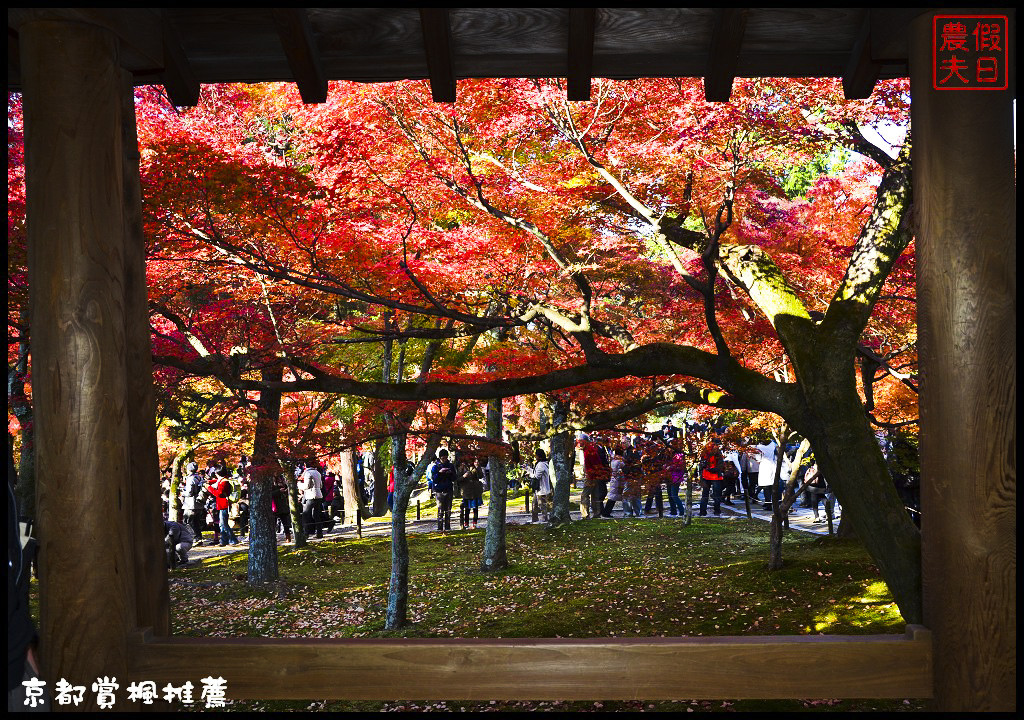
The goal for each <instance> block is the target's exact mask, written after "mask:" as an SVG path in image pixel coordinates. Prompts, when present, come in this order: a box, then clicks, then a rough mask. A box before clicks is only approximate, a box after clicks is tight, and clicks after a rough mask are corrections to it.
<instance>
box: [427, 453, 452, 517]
mask: <svg viewBox="0 0 1024 720" xmlns="http://www.w3.org/2000/svg"><path fill="white" fill-rule="evenodd" d="M427 479H428V481H429V484H430V487H431V489H432V490H433V491H434V497H435V498H436V499H437V531H438V532H450V531H451V529H452V500H454V498H455V481H456V473H455V466H454V465H453V464H452V461H451V460H449V459H448V450H447V449H446V448H441V449H440V450H438V451H437V461H436V462H435V463H434V464H433V465H432V466H431V470H430V475H429V476H428V478H427Z"/></svg>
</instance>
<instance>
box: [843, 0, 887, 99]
mask: <svg viewBox="0 0 1024 720" xmlns="http://www.w3.org/2000/svg"><path fill="white" fill-rule="evenodd" d="M881 73H882V64H881V63H879V62H875V61H874V60H873V59H872V58H871V11H870V10H868V11H867V12H865V13H864V22H863V24H862V25H861V28H860V31H859V33H858V35H857V42H856V43H855V44H854V46H853V50H852V51H851V52H850V60H849V63H848V64H847V66H846V71H845V72H844V73H843V95H845V96H846V99H847V100H863V99H864V98H867V97H871V93H872V92H873V91H874V89H875V83H877V82H878V78H879V76H880V75H881Z"/></svg>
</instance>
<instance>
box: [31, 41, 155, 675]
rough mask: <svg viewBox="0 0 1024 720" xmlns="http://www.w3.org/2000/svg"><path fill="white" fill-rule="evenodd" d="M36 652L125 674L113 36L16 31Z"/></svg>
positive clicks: (130, 585) (127, 529) (49, 660)
mask: <svg viewBox="0 0 1024 720" xmlns="http://www.w3.org/2000/svg"><path fill="white" fill-rule="evenodd" d="M20 38H21V60H22V68H23V70H24V79H25V88H24V108H25V166H26V181H27V189H26V193H27V204H28V205H27V224H28V263H29V289H30V301H31V306H32V318H31V322H32V325H31V327H32V350H33V355H32V375H33V383H32V389H33V400H34V402H35V411H36V451H37V465H36V468H37V475H36V477H37V497H38V505H37V507H38V531H39V539H40V545H41V547H40V560H39V596H40V610H41V628H40V636H41V642H40V649H41V655H42V659H43V665H44V669H45V671H46V676H47V677H51V678H59V677H64V678H66V679H67V680H68V681H70V682H73V683H77V684H85V683H87V682H93V681H95V679H96V678H97V677H99V676H101V675H116V674H118V673H122V672H123V671H124V670H125V642H126V640H125V633H126V631H127V628H130V627H133V626H134V625H135V622H136V621H135V603H136V599H135V592H134V588H135V585H134V582H135V577H134V576H135V564H134V560H133V554H134V553H135V552H136V551H137V550H138V548H137V547H136V546H135V545H134V543H133V527H134V526H133V522H132V518H131V517H130V512H131V507H132V496H131V491H130V487H129V483H128V478H129V473H130V462H129V458H128V449H129V447H130V441H129V433H130V427H129V423H130V421H129V409H128V407H127V403H128V398H127V393H128V388H127V382H126V377H127V373H126V360H127V357H128V351H127V347H126V338H125V306H124V303H125V277H124V270H125V255H124V246H125V241H124V218H123V207H124V202H123V187H122V184H123V182H124V176H123V173H122V164H123V157H124V156H123V150H122V135H121V120H122V115H121V92H122V89H123V86H122V84H121V74H120V70H119V68H118V67H117V51H116V40H115V36H114V35H113V33H111V32H109V31H107V30H104V29H101V28H98V27H95V26H90V25H87V24H82V23H72V22H67V23H65V22H60V21H56V22H54V21H39V22H30V23H27V24H25V25H23V26H22V27H21V33H20Z"/></svg>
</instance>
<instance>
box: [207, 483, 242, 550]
mask: <svg viewBox="0 0 1024 720" xmlns="http://www.w3.org/2000/svg"><path fill="white" fill-rule="evenodd" d="M227 472H228V471H227V470H226V469H225V470H221V471H220V473H219V474H217V475H214V476H213V477H212V478H210V485H209V490H210V494H211V495H213V497H214V498H216V501H217V517H218V518H219V520H220V544H221V547H223V546H224V545H227V544H228V543H230V544H231V545H237V544H238V536H237V535H235V531H234V530H232V529H231V523H230V522H229V521H228V517H229V515H230V510H231V481H230V480H228V477H227Z"/></svg>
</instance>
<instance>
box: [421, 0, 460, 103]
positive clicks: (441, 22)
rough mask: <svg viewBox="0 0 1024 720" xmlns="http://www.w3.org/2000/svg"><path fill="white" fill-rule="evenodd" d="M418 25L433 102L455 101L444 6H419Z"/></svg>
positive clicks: (449, 42) (448, 28)
mask: <svg viewBox="0 0 1024 720" xmlns="http://www.w3.org/2000/svg"><path fill="white" fill-rule="evenodd" d="M420 26H421V27H422V28H423V47H424V49H425V50H426V53H427V72H428V74H429V75H430V94H431V96H432V97H433V99H434V102H444V103H451V102H455V68H454V64H453V62H452V31H451V23H450V21H449V18H448V8H420Z"/></svg>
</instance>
